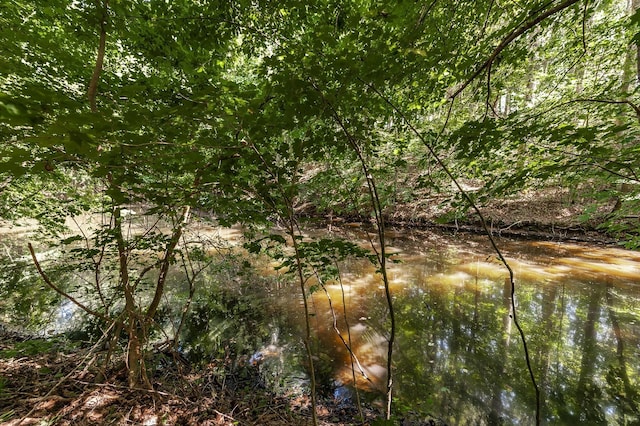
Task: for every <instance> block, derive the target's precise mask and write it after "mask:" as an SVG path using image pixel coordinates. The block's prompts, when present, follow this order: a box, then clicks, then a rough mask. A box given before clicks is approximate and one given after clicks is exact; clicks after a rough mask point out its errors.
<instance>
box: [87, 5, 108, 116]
mask: <svg viewBox="0 0 640 426" xmlns="http://www.w3.org/2000/svg"><path fill="white" fill-rule="evenodd" d="M102 6H103V9H102V17H101V19H100V42H99V43H98V57H97V58H96V66H95V68H94V69H93V74H92V75H91V81H90V82H89V90H88V91H87V97H88V98H89V105H90V106H91V112H96V111H97V110H98V108H97V106H96V94H97V93H98V81H99V80H100V73H101V72H102V64H103V63H104V50H105V45H106V41H107V30H106V26H107V13H108V10H109V0H104V2H103V5H102Z"/></svg>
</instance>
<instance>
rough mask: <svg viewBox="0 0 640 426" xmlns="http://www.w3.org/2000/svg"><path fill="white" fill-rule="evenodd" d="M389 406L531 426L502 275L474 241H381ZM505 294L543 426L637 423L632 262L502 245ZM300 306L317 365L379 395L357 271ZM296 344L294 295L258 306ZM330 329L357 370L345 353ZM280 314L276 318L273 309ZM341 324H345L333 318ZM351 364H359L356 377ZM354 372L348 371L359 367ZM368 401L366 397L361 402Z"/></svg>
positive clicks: (636, 270) (636, 291) (639, 380)
mask: <svg viewBox="0 0 640 426" xmlns="http://www.w3.org/2000/svg"><path fill="white" fill-rule="evenodd" d="M390 244H392V245H394V246H395V247H398V250H397V251H399V252H400V251H401V253H400V254H399V255H398V258H399V259H400V260H401V261H402V263H398V264H393V265H391V266H390V278H391V281H392V293H393V295H394V300H395V308H396V313H397V328H398V330H397V333H398V336H397V343H398V344H397V348H396V351H395V355H394V356H395V359H394V368H395V381H394V384H395V388H394V389H395V396H396V399H395V401H396V403H397V404H399V405H401V406H403V407H411V409H412V410H414V411H418V412H421V413H424V414H426V413H431V414H433V415H436V416H439V417H442V418H443V419H445V420H447V421H448V422H449V423H451V424H456V425H463V424H532V423H533V422H534V418H535V393H534V390H533V387H532V385H531V382H530V378H529V373H528V371H527V369H526V365H525V357H524V352H523V347H522V343H521V340H520V337H519V334H518V332H517V330H516V328H515V327H514V326H513V323H512V314H511V303H510V292H511V287H510V283H509V280H508V274H507V272H506V270H505V269H504V267H503V266H502V265H501V264H500V262H498V261H497V260H496V257H495V255H494V254H493V253H492V252H491V251H490V250H489V249H488V247H487V244H485V242H484V240H483V239H482V238H480V237H478V238H474V237H464V239H462V240H456V241H453V242H446V241H444V240H443V239H442V238H435V237H434V236H433V235H427V234H425V235H418V236H416V235H414V236H413V237H412V238H405V239H400V238H395V239H393V240H392V241H391V242H390ZM500 244H501V246H503V247H504V254H505V256H506V257H507V259H508V260H509V262H510V265H511V266H512V268H513V270H514V273H515V278H516V285H517V292H516V298H517V309H518V318H519V320H520V322H521V325H522V326H523V329H524V332H525V333H526V336H527V339H528V342H527V343H528V348H529V351H530V355H531V361H532V366H533V369H534V373H535V376H536V380H537V382H538V385H539V387H540V392H541V398H542V418H543V420H544V422H545V423H548V424H568V425H573V424H632V423H634V422H638V421H639V419H640V415H639V414H640V413H639V410H640V396H639V389H640V377H639V372H640V303H639V302H640V254H639V253H635V252H629V251H625V250H620V249H615V248H604V247H594V246H582V245H577V244H555V243H548V242H533V243H528V242H517V243H515V242H509V241H502V242H501V243H500ZM341 272H342V281H341V282H335V283H330V284H329V285H327V286H326V288H325V291H322V290H320V291H317V292H315V293H314V294H313V295H312V297H311V308H312V311H313V316H312V318H311V324H312V326H313V327H314V333H315V336H316V338H317V339H318V341H317V346H316V348H315V350H316V351H317V353H318V354H319V355H318V359H319V360H323V359H329V360H331V361H330V362H329V364H330V365H329V369H330V373H331V376H332V379H333V380H335V383H338V384H353V377H354V375H355V377H356V383H357V387H358V388H359V389H360V390H362V391H372V392H381V391H382V390H383V388H384V383H385V377H386V376H385V375H386V371H385V365H386V351H387V347H386V343H387V329H388V323H387V310H386V307H385V303H384V289H383V288H382V283H381V282H380V280H379V278H378V277H377V276H376V274H375V270H374V267H373V266H372V265H370V264H367V263H366V262H364V261H363V262H360V261H349V262H345V263H343V264H342V265H341ZM271 297H272V298H273V300H272V303H271V304H277V305H278V306H279V308H278V311H280V312H285V313H286V314H285V316H286V318H287V320H288V321H289V324H290V326H291V327H292V328H293V329H297V330H298V337H296V336H292V337H293V339H296V338H298V339H299V336H300V335H301V330H302V323H303V318H302V316H301V312H302V309H301V308H300V303H301V299H300V295H298V294H296V292H295V291H292V289H291V288H284V289H281V290H280V291H279V292H276V293H274V294H273V296H271ZM329 299H330V300H331V306H332V308H333V312H334V314H335V316H336V323H335V326H336V328H337V329H338V330H339V331H340V333H341V334H342V337H343V338H344V339H345V340H346V341H350V342H351V343H350V344H351V348H352V349H353V353H354V355H355V359H357V363H354V364H355V367H354V370H352V363H351V355H350V353H349V351H348V350H347V349H346V347H345V345H344V344H343V343H342V341H341V339H340V337H339V336H338V334H337V332H336V330H335V328H334V319H333V314H332V312H331V309H330V304H329ZM283 308H284V309H283ZM345 313H346V314H345ZM358 363H359V365H358ZM360 367H361V368H360ZM374 394H375V393H374Z"/></svg>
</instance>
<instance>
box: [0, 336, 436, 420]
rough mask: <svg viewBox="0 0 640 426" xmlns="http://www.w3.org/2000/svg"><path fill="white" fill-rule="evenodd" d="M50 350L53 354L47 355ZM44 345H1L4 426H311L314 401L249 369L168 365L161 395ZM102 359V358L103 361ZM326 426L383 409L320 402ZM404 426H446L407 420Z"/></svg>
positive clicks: (159, 378)
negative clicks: (273, 388) (271, 387)
mask: <svg viewBox="0 0 640 426" xmlns="http://www.w3.org/2000/svg"><path fill="white" fill-rule="evenodd" d="M44 347H48V348H49V350H48V351H47V352H41V350H42V349H43V348H44ZM66 349H68V348H64V347H63V346H59V345H53V346H50V347H49V344H48V343H46V342H45V341H41V340H39V339H29V340H24V341H23V340H22V338H18V339H16V338H11V337H10V338H7V337H6V335H5V337H4V338H1V339H0V373H1V374H0V424H1V425H5V426H18V425H22V426H28V425H45V424H46V425H65V426H66V425H97V424H100V425H103V424H104V425H132V424H134V425H194V426H195V425H198V426H200V425H267V426H270V425H274V426H275V425H310V424H312V420H311V416H310V408H311V404H310V401H309V398H307V397H300V396H297V397H291V396H290V397H287V396H276V395H274V394H272V393H271V392H269V391H268V390H267V389H265V388H264V387H263V386H261V384H260V378H259V376H258V374H257V370H256V372H255V374H252V371H251V370H250V369H248V370H244V371H243V373H242V374H241V373H239V372H237V371H236V372H235V373H232V374H229V373H228V372H227V373H226V374H221V373H220V367H221V365H219V363H216V362H212V363H211V364H210V365H207V366H204V367H202V368H197V369H196V368H194V369H190V368H188V367H187V366H186V365H183V364H182V363H180V362H178V363H168V364H167V365H165V366H164V368H163V369H162V371H161V372H156V374H154V376H153V377H152V378H151V381H152V382H153V386H154V390H153V391H149V390H132V389H129V388H128V387H127V382H126V377H125V375H124V374H123V372H124V370H125V369H124V365H122V364H121V365H120V367H119V368H118V367H116V368H111V369H110V370H109V371H106V372H102V373H106V376H107V379H106V380H105V379H98V377H100V375H101V370H100V368H98V363H96V362H93V364H92V361H95V359H94V357H95V356H96V354H95V353H93V352H91V351H90V350H89V349H88V348H84V349H74V350H70V351H69V350H66ZM97 355H98V356H99V355H100V354H97ZM316 412H317V413H318V419H319V424H320V425H348V424H371V422H372V421H373V420H374V419H375V418H380V416H381V415H382V413H381V411H380V410H379V409H372V408H369V409H363V417H364V423H363V422H362V421H361V420H360V417H359V416H360V415H359V413H358V411H357V410H356V408H355V407H353V405H352V404H343V403H340V402H339V401H335V400H332V399H330V398H324V399H322V398H321V399H319V401H318V406H317V409H316ZM400 424H402V425H419V424H420V425H422V424H425V425H426V424H433V425H436V424H441V423H435V422H431V421H429V422H418V421H415V420H410V419H406V420H405V421H402V422H401V423H400Z"/></svg>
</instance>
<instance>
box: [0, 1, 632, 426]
mask: <svg viewBox="0 0 640 426" xmlns="http://www.w3.org/2000/svg"><path fill="white" fill-rule="evenodd" d="M638 8H640V2H638V1H637V0H551V1H549V0H530V1H512V0H480V1H478V0H476V1H463V0H461V1H455V2H450V1H442V0H425V1H422V2H416V1H386V2H382V1H374V0H353V1H342V2H338V1H321V2H299V1H288V0H285V1H278V2H275V1H260V0H255V1H233V2H226V1H209V0H193V1H188V0H176V1H164V0H135V1H124V0H95V1H88V0H87V1H85V0H81V1H65V0H46V1H45V0H35V1H21V0H12V1H7V2H4V3H3V4H2V5H0V88H1V91H0V138H1V141H2V143H1V144H0V200H1V202H0V218H1V219H2V220H3V224H4V225H6V227H12V229H13V231H15V230H16V229H23V230H24V235H23V236H21V237H20V238H18V239H13V240H9V239H7V240H6V243H3V244H4V251H5V252H6V253H3V254H2V255H1V256H3V257H2V258H3V262H4V264H5V266H3V267H2V272H1V274H2V275H1V276H0V310H1V312H0V322H1V323H3V324H5V325H7V327H9V328H11V329H18V328H19V329H20V330H22V331H25V332H35V331H36V330H42V329H46V328H47V327H50V326H51V324H50V321H51V320H50V317H48V316H47V315H46V314H44V313H43V312H44V308H45V307H46V306H50V305H54V304H57V303H60V302H61V301H63V300H67V301H70V303H71V304H73V305H74V306H76V307H77V309H79V310H80V311H81V314H82V315H83V318H84V319H83V324H84V325H83V326H82V327H81V328H82V330H83V333H84V334H83V336H84V338H85V340H86V341H89V342H91V345H95V346H94V347H101V348H103V347H108V348H109V350H108V351H103V352H101V355H100V357H98V358H95V357H94V358H91V357H89V355H87V358H85V359H84V361H86V360H88V359H97V361H96V362H95V364H96V365H100V366H101V367H100V368H99V370H100V371H101V372H103V373H105V374H104V375H103V377H98V376H99V374H97V375H96V381H98V379H100V378H101V379H102V380H103V381H106V382H109V381H111V382H114V381H117V380H120V381H119V382H118V383H120V385H122V386H125V387H128V388H130V389H132V390H139V392H141V395H145V397H148V395H149V392H155V390H154V388H155V386H154V383H153V380H151V379H150V375H149V371H148V370H149V362H148V361H149V359H150V357H151V356H153V354H154V353H157V352H158V350H159V349H158V348H162V350H164V351H165V352H166V353H173V354H174V355H175V354H178V355H179V356H182V355H180V348H181V347H182V344H181V340H182V339H184V338H186V337H190V338H192V339H194V338H197V337H194V336H188V333H187V335H186V337H185V333H184V332H183V331H184V330H183V329H182V324H183V323H188V322H189V321H192V322H193V321H195V320H194V318H195V317H194V315H196V314H201V313H202V310H203V309H204V310H206V305H197V304H196V305H197V306H196V308H197V309H194V306H192V303H193V301H194V300H197V297H199V296H198V295H199V294H200V293H202V294H207V295H208V296H210V297H214V298H215V297H219V298H222V299H224V297H223V296H222V295H221V294H219V293H216V291H217V290H212V289H211V288H208V287H207V280H206V279H204V278H203V277H205V278H206V277H207V276H208V275H207V274H208V270H209V269H210V268H211V267H212V265H213V266H215V267H216V268H226V269H225V270H226V273H228V274H229V276H230V279H233V277H232V276H233V275H234V274H236V275H240V274H247V273H248V272H246V269H251V266H250V265H249V263H251V262H254V261H255V262H258V263H259V262H263V263H265V262H268V261H269V259H271V260H272V261H273V262H275V264H277V265H278V266H277V268H280V269H283V270H286V271H288V272H287V274H286V275H287V277H288V279H289V280H290V282H291V283H293V286H292V288H293V289H295V290H294V291H298V292H299V293H300V297H301V303H302V304H301V307H300V309H301V310H303V312H304V314H305V316H306V317H308V316H309V306H308V303H307V301H308V295H309V294H310V293H312V292H316V291H320V290H319V289H320V287H322V285H323V283H325V282H328V281H330V280H335V279H338V278H339V269H338V268H336V267H335V265H336V262H340V261H343V260H345V259H347V258H360V259H365V260H367V261H370V262H371V263H372V264H373V265H374V266H375V270H374V271H373V272H372V274H377V275H378V276H379V279H380V280H381V282H382V285H383V286H384V288H385V295H386V300H387V302H388V305H387V311H386V315H387V318H388V319H387V322H386V324H385V326H386V327H388V333H389V334H388V340H387V344H388V349H387V355H388V360H387V377H386V385H385V389H384V392H385V393H386V398H387V403H386V404H385V406H384V407H382V408H381V409H380V412H379V417H380V419H381V420H380V421H382V420H384V419H387V420H388V421H389V422H393V421H394V420H393V419H394V418H395V417H394V414H395V413H396V412H397V409H400V407H397V408H396V406H395V401H394V394H393V373H392V372H393V362H394V336H395V333H396V331H397V330H396V327H397V326H398V325H397V324H396V321H395V314H394V299H393V295H392V294H391V289H390V286H389V279H388V277H387V267H388V264H389V262H391V261H393V260H394V259H393V258H392V257H391V256H390V255H389V252H388V251H387V250H386V243H385V229H386V227H388V226H389V225H390V224H392V223H402V224H405V225H412V226H439V225H443V226H445V227H447V226H461V225H465V224H468V225H469V226H472V227H473V228H474V229H477V230H480V231H483V232H485V233H487V234H488V237H491V236H492V230H493V222H494V221H495V222H496V223H501V224H502V226H503V227H505V228H509V229H513V230H515V229H518V226H520V227H522V226H523V224H524V225H528V224H529V225H530V224H531V223H536V219H537V218H536V217H535V215H534V211H533V210H531V217H530V218H527V217H524V218H518V220H511V221H510V218H509V217H508V214H506V213H505V216H506V217H501V214H502V213H501V210H500V206H501V205H502V206H504V205H505V204H504V203H506V202H510V203H516V205H517V203H519V202H521V201H522V202H524V199H525V198H526V199H527V200H529V201H528V202H529V204H527V206H528V208H529V207H531V206H535V204H536V200H540V202H541V203H543V198H544V197H547V196H548V195H549V194H553V196H554V197H555V198H553V202H554V203H556V204H557V203H559V204H558V205H559V207H558V206H556V207H554V208H557V209H560V210H561V209H565V210H568V211H570V214H569V217H568V218H565V219H566V220H565V221H564V222H563V221H562V220H560V219H557V222H554V221H553V220H551V221H546V222H545V223H544V224H543V225H549V226H552V225H554V226H557V227H558V229H564V230H565V231H566V230H567V229H569V228H570V229H571V230H574V231H575V230H578V231H581V232H582V231H590V232H591V231H592V232H597V233H598V235H600V236H604V237H603V238H606V239H607V240H609V241H615V242H616V243H617V244H620V245H623V246H625V247H627V248H631V249H636V248H637V247H638V246H640V221H639V220H638V219H639V216H638V212H639V211H640V210H639V208H638V207H639V203H640V185H639V183H640V180H639V179H640V178H639V177H638V174H637V173H638V170H639V169H640V168H639V167H640V155H638V153H639V152H640V143H639V141H640V99H638V88H639V84H640V60H639V58H640V49H639V48H638V44H640V13H637V9H638ZM536 197H538V198H536ZM544 199H545V200H546V198H544ZM531 200H533V201H531ZM541 205H542V206H543V207H542V209H543V210H546V209H548V205H547V204H541ZM554 205H555V204H554ZM574 206H578V207H579V208H574ZM491 212H492V213H491ZM487 214H490V215H491V217H490V218H488V217H486V215H487ZM554 220H555V219H554ZM310 221H313V223H316V224H317V223H318V221H321V222H322V223H325V224H326V223H328V226H333V225H335V224H338V225H339V224H341V223H344V222H353V221H358V222H361V223H363V224H364V226H365V227H366V228H367V229H368V230H369V235H370V238H371V246H370V247H369V248H363V247H361V246H359V245H357V244H354V243H351V242H349V241H345V240H343V239H340V238H324V237H323V238H311V237H308V236H306V235H305V233H304V231H303V230H304V226H308V224H309V222H310ZM203 223H207V224H209V226H223V227H232V226H236V227H239V226H241V227H242V229H243V232H244V233H245V234H246V236H245V239H244V241H245V244H244V246H243V248H242V249H241V250H240V249H238V250H239V251H238V252H234V254H233V255H231V254H230V252H231V250H230V249H228V248H220V245H219V244H221V243H219V242H213V241H211V240H205V239H202V238H194V237H193V236H194V235H195V234H194V233H193V232H194V231H193V229H194V228H198V227H200V228H201V227H202V226H203ZM200 228H198V229H200ZM274 229H275V230H277V232H274ZM524 229H525V230H526V229H529V228H526V226H525V227H524ZM543 230H544V231H549V232H550V229H546V228H545V229H543ZM556 230H557V229H554V230H553V232H556ZM3 239H4V237H3ZM491 243H492V244H493V246H494V248H495V250H496V258H497V259H499V260H500V261H501V262H503V263H504V268H505V271H506V273H507V275H508V276H509V283H510V286H511V289H512V292H511V301H512V302H514V301H515V297H517V286H516V282H515V280H514V276H513V272H512V270H511V268H510V267H509V264H508V261H507V260H506V259H505V258H504V257H503V256H502V254H501V252H500V249H499V245H497V244H496V243H495V242H494V241H493V240H491ZM240 251H241V252H242V256H241V257H238V256H240V254H238V253H239V252H240ZM212 253H215V256H214V255H213V254H212ZM221 253H225V254H224V256H223V258H224V260H223V261H220V256H222V254H221ZM216 256H217V257H216ZM247 259H249V260H247ZM6 265H8V266H6ZM221 265H222V266H221ZM225 265H226V266H225ZM17 266H22V268H21V269H17ZM17 270H19V271H20V273H16V271H17ZM172 271H180V273H182V274H183V275H182V276H183V282H182V284H180V285H181V286H184V285H185V284H186V285H187V287H188V291H186V292H184V293H183V294H181V295H180V303H179V306H176V305H175V304H170V303H167V295H171V294H175V293H176V291H177V290H176V286H178V284H176V282H175V280H172V279H170V277H171V276H172V275H171V274H172ZM254 273H255V272H254ZM73 274H75V275H81V276H82V277H83V282H84V285H81V286H79V285H76V284H69V283H68V282H66V281H65V283H66V284H65V283H63V280H62V279H61V277H64V276H66V275H73ZM34 283H37V284H34ZM181 288H182V287H181ZM396 302H399V301H398V300H396ZM220 303H224V300H223V301H221V302H220ZM203 306H204V307H203ZM516 312H517V311H516ZM172 316H173V317H174V318H176V323H178V324H180V325H179V326H177V327H167V326H165V325H166V323H165V322H164V321H165V319H166V318H168V317H172ZM514 320H515V321H516V326H518V328H519V324H518V322H517V316H516V313H514ZM519 330H520V337H521V342H520V343H521V344H523V345H524V348H525V351H524V352H523V359H526V361H527V362H526V363H527V365H529V354H528V352H527V351H526V337H527V336H526V335H525V333H523V332H522V330H521V329H520V328H519ZM22 331H21V332H22ZM181 333H182V334H181ZM343 340H344V339H343ZM302 341H303V344H304V345H303V346H304V348H305V352H306V357H307V361H306V362H307V365H308V372H309V377H310V382H311V384H310V389H309V399H310V404H311V405H310V407H311V408H310V409H309V410H308V412H307V414H306V416H303V418H306V419H307V420H308V421H309V422H310V423H314V424H317V423H318V422H319V420H318V418H317V414H316V413H317V412H318V409H317V408H318V407H317V395H316V391H315V387H316V385H315V379H314V378H315V375H316V374H317V373H318V371H316V370H314V362H313V361H314V353H313V347H314V346H313V344H312V342H313V341H314V335H313V333H312V330H311V328H310V327H309V326H308V323H307V327H306V331H305V333H304V335H303V337H302ZM344 344H345V345H347V347H348V342H344ZM45 346H46V345H45ZM46 347H47V348H48V347H49V346H46ZM82 350H86V351H87V352H88V354H91V353H92V352H91V351H90V350H88V349H86V348H85V349H82ZM43 351H46V350H43ZM36 352H38V351H36ZM176 356H177V355H176ZM119 361H121V362H122V363H121V364H118V362H119ZM109 365H116V366H119V367H118V368H115V367H114V370H116V371H121V372H122V371H124V374H125V376H124V377H122V376H118V377H119V378H118V379H115V378H114V376H109V374H106V372H108V371H112V370H109V369H108V366H109ZM520 374H522V375H527V376H528V375H529V374H530V375H531V376H532V384H531V385H532V388H531V399H532V400H534V401H536V399H537V401H536V402H535V403H534V404H533V406H534V407H536V409H534V410H533V411H532V413H531V419H532V423H533V422H535V423H539V422H540V406H541V404H542V405H544V401H540V399H541V398H540V394H539V391H538V388H537V387H536V386H537V384H536V381H535V374H534V372H533V371H532V370H531V367H530V366H529V371H526V369H525V370H523V371H521V372H520ZM2 383H3V382H1V381H0V395H1V392H2ZM145 392H147V393H145ZM220 407H222V405H220ZM404 408H405V411H407V407H404ZM3 409H4V408H3ZM409 409H410V407H409ZM220 410H221V411H222V410H223V408H220ZM7 413H10V411H9V410H7V411H6V412H4V413H0V416H3V415H7V417H5V418H3V417H0V419H2V420H6V421H9V420H11V419H12V414H7ZM219 414H221V415H222V413H219ZM227 414H228V416H227V417H224V416H222V417H220V419H219V420H220V422H222V423H224V422H225V421H230V419H231V420H232V417H233V416H232V415H231V414H229V413H227ZM432 414H434V415H435V416H436V417H437V413H432ZM21 415H24V413H22V414H21ZM364 417H365V416H363V414H362V411H360V420H357V418H358V416H355V418H356V420H354V421H355V422H358V421H359V422H361V423H365V422H367V421H371V420H366V421H365V419H364ZM263 420H264V419H263ZM255 421H256V423H259V422H260V421H259V420H255ZM280 421H281V422H284V420H283V419H282V418H280ZM291 421H292V422H293V420H291ZM194 424H198V421H196V420H194ZM390 424H392V423H390Z"/></svg>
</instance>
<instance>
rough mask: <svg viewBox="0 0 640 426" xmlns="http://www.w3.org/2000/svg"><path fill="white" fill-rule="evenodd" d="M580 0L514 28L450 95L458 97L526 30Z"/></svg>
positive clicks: (565, 3)
mask: <svg viewBox="0 0 640 426" xmlns="http://www.w3.org/2000/svg"><path fill="white" fill-rule="evenodd" d="M579 1H580V0H566V1H564V2H562V3H560V4H559V5H557V6H556V7H554V8H551V9H549V10H547V11H546V12H544V13H543V14H541V15H539V16H537V17H535V18H533V19H531V20H530V21H527V22H525V23H524V25H523V26H521V27H519V28H515V29H514V30H512V31H511V32H510V33H509V34H508V35H507V36H506V37H505V38H504V39H503V40H502V41H501V42H500V44H499V45H498V47H496V48H495V49H494V51H493V53H491V56H489V59H487V60H486V61H485V62H484V63H483V64H482V65H481V66H480V67H479V68H478V69H477V70H475V71H474V73H473V74H471V76H470V77H469V78H468V79H467V80H466V81H465V82H464V83H462V85H461V86H460V87H458V88H457V89H456V90H455V92H453V94H451V95H450V96H449V97H450V98H451V99H454V98H456V97H457V96H458V95H459V94H460V93H461V92H462V91H463V90H464V89H466V88H467V86H469V84H471V82H472V81H473V80H475V79H476V78H477V77H478V76H479V75H480V74H482V72H483V71H484V70H485V69H487V68H489V67H491V65H492V64H493V62H494V61H495V60H496V58H497V57H498V55H499V54H500V53H501V52H502V51H503V50H504V49H506V48H507V46H509V45H510V44H511V42H513V41H514V40H515V39H517V38H518V37H520V36H521V35H522V34H524V33H525V32H527V31H528V30H530V29H531V28H533V27H535V26H536V25H538V24H539V23H540V22H542V21H544V20H545V19H547V18H548V17H550V16H552V15H554V14H556V13H558V12H560V11H561V10H564V9H566V8H568V7H570V6H573V5H574V4H576V3H578V2H579Z"/></svg>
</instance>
